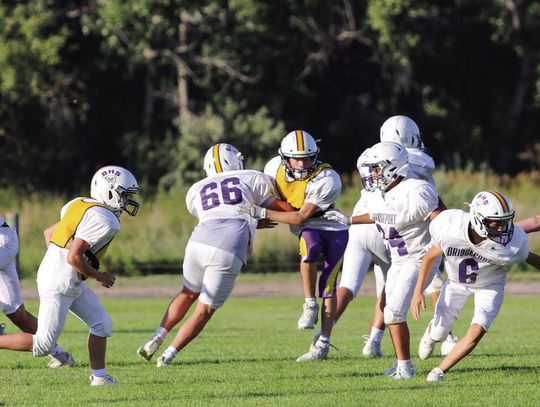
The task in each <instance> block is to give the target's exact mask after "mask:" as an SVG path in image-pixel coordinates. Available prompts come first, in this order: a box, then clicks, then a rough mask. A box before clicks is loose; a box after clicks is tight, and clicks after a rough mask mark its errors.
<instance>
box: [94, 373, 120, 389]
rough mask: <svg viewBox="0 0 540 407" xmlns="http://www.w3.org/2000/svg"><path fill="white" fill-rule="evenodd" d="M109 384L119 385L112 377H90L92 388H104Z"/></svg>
mask: <svg viewBox="0 0 540 407" xmlns="http://www.w3.org/2000/svg"><path fill="white" fill-rule="evenodd" d="M108 384H118V383H117V382H116V380H114V379H113V378H112V377H111V376H109V375H105V376H93V375H91V376H90V386H104V385H108Z"/></svg>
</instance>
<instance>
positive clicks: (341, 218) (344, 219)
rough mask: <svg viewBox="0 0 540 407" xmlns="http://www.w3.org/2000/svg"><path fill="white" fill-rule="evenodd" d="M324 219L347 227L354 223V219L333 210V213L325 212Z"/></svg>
mask: <svg viewBox="0 0 540 407" xmlns="http://www.w3.org/2000/svg"><path fill="white" fill-rule="evenodd" d="M323 217H324V218H325V219H328V220H334V221H336V222H339V223H342V224H344V225H346V226H350V225H351V223H352V218H349V217H348V216H347V215H344V214H343V213H341V212H340V211H337V210H331V211H328V212H325V214H324V215H323Z"/></svg>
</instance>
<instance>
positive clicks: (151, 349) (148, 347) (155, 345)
mask: <svg viewBox="0 0 540 407" xmlns="http://www.w3.org/2000/svg"><path fill="white" fill-rule="evenodd" d="M162 342H163V339H161V338H160V337H159V336H154V337H152V339H150V340H149V341H148V342H146V343H145V344H144V345H143V346H141V347H140V348H139V349H137V354H138V355H139V356H140V357H142V358H143V359H144V360H146V361H147V362H150V359H152V356H154V353H156V351H157V350H158V349H159V347H160V346H161V343H162Z"/></svg>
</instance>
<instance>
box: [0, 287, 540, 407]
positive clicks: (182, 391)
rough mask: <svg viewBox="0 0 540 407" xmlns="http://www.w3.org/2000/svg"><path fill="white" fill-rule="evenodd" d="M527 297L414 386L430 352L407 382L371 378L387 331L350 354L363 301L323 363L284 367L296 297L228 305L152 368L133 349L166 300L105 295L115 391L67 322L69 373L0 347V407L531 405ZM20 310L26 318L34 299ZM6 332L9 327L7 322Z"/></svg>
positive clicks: (295, 349)
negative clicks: (73, 362) (440, 376)
mask: <svg viewBox="0 0 540 407" xmlns="http://www.w3.org/2000/svg"><path fill="white" fill-rule="evenodd" d="M538 299H539V298H538V297H534V296H530V297H527V296H519V297H517V296H513V297H512V296H510V297H508V298H507V299H506V301H505V304H504V305H503V308H502V310H501V313H500V315H499V316H498V318H497V320H496V321H495V323H494V325H493V327H492V329H491V331H490V332H489V333H488V334H487V335H486V336H485V337H484V339H483V341H482V342H481V343H480V345H479V346H478V347H477V349H476V350H475V351H474V353H473V354H472V355H470V356H469V357H467V358H466V359H464V360H463V361H462V362H461V363H460V364H458V365H457V366H456V367H455V368H454V369H453V370H452V371H451V372H450V373H448V374H447V376H446V380H445V382H443V383H427V382H426V380H425V376H426V374H427V373H428V372H429V370H431V368H433V367H434V366H435V365H436V364H437V363H438V361H439V360H440V357H439V356H436V357H433V358H431V359H429V360H427V361H420V360H419V359H418V358H417V357H413V362H414V363H415V364H416V368H417V372H418V375H417V377H415V378H413V379H411V380H409V381H406V382H394V381H392V380H390V379H388V378H386V377H383V376H381V372H382V371H383V370H384V369H385V368H387V367H388V366H390V365H391V363H392V356H391V354H392V351H391V343H390V339H389V336H388V334H386V335H385V338H384V340H383V350H384V352H385V354H386V356H385V357H384V358H382V359H378V360H368V359H364V358H362V357H361V356H360V351H361V346H362V342H361V335H362V334H364V333H365V331H366V329H367V325H368V320H369V318H370V315H371V309H372V305H373V304H372V303H373V298H371V297H360V298H359V299H357V300H355V301H354V302H353V303H352V305H351V307H350V309H349V310H348V311H347V313H346V314H345V315H344V316H343V318H342V320H341V321H340V322H339V324H338V325H336V327H335V330H334V335H333V337H332V340H333V343H334V344H335V345H336V346H337V347H338V348H339V351H336V350H332V351H331V352H330V355H329V359H328V360H326V361H322V362H313V363H305V364H300V363H296V362H295V358H296V357H297V356H299V355H300V354H302V353H304V352H305V351H307V348H308V345H309V341H310V338H311V334H312V332H309V331H304V332H303V331H297V330H296V321H297V318H298V316H299V313H300V309H301V299H300V298H231V299H229V301H228V302H227V303H226V304H225V306H224V307H223V308H222V309H221V310H220V311H219V312H217V313H216V315H215V317H214V319H213V320H211V321H210V323H209V325H208V326H207V328H206V329H205V330H204V331H203V332H202V334H201V335H200V336H199V337H198V338H197V339H195V341H194V342H192V343H191V344H190V345H189V346H188V347H187V348H186V349H185V350H184V351H182V352H181V353H180V354H179V355H178V356H177V358H176V359H175V363H174V365H173V366H171V367H169V368H162V369H157V368H156V367H155V365H154V364H153V363H151V364H147V363H145V362H144V361H142V359H139V358H138V357H137V356H136V355H135V350H136V349H137V347H138V346H139V345H141V344H142V343H143V342H144V341H146V340H147V339H148V338H149V336H150V334H151V333H152V332H153V330H154V329H155V327H156V324H158V323H159V321H160V319H161V316H162V313H163V311H164V309H165V307H166V306H167V304H168V302H169V300H170V299H169V298H163V299H104V300H103V302H104V304H105V306H106V308H107V309H108V310H109V312H110V313H111V315H112V317H113V321H114V335H113V337H112V338H111V339H110V341H109V348H108V357H107V363H108V370H109V373H110V374H112V375H113V376H114V377H115V378H116V379H117V380H118V381H119V382H120V384H119V385H118V386H110V387H102V388H91V387H90V386H89V382H88V374H89V365H88V357H87V354H86V349H85V337H86V332H87V330H86V327H85V326H84V325H83V324H82V323H81V322H80V321H78V320H76V319H75V318H73V317H72V316H70V317H69V318H68V321H67V325H66V328H65V331H64V334H63V335H62V337H61V340H60V342H61V344H62V345H63V346H64V347H65V348H66V349H69V350H71V351H72V352H73V354H74V356H75V358H76V359H77V362H78V367H75V368H72V369H59V370H48V369H47V368H46V367H45V364H46V362H47V360H45V359H42V358H33V357H32V356H31V355H30V354H26V353H17V352H10V351H0V369H1V371H2V380H1V381H0V405H9V406H12V405H28V406H35V405H62V406H64V405H77V406H83V405H106V404H114V405H119V406H125V405H133V406H135V405H141V406H149V405H152V406H154V405H155V406H178V405H189V406H192V405H202V406H207V405H219V406H230V405H235V406H236V405H241V406H242V405H249V406H253V405H263V406H283V405H284V406H319V405H320V406H323V405H324V406H328V405H332V406H333V405H339V406H342V405H356V406H358V405H360V406H365V405H370V406H371V405H381V406H400V405H407V406H423V405H437V406H458V405H482V406H485V405H497V406H499V405H500V406H508V405H538V403H539V401H540V390H539V388H540V387H539V385H540V341H539V340H538V330H537V325H538V314H539V311H540V306H539V305H538V304H539V301H538ZM27 306H28V308H29V309H30V310H32V311H34V312H35V311H36V308H37V304H36V302H35V301H29V302H28V303H27ZM470 318H471V303H469V304H468V305H467V307H466V309H465V310H464V312H463V316H462V317H461V318H460V319H459V320H458V321H457V322H456V325H455V329H454V332H455V333H456V334H457V335H459V336H462V335H463V333H464V332H465V330H466V329H467V326H468V324H469V322H470ZM427 322H428V316H427V315H425V316H424V318H423V319H422V320H421V321H420V322H416V321H411V322H410V328H411V333H412V343H413V346H412V348H413V351H414V350H415V348H416V346H417V345H418V340H419V338H420V336H421V334H422V332H423V330H424V328H425V325H426V324H427ZM8 330H9V331H10V332H14V331H15V328H14V327H13V326H12V325H11V324H8ZM171 339H172V338H171V337H169V338H167V342H169V341H170V340H171ZM162 349H163V348H162ZM437 352H438V349H436V353H437Z"/></svg>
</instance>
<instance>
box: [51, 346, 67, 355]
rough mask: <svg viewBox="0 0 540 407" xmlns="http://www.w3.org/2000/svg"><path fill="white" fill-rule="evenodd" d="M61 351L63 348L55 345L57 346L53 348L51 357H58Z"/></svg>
mask: <svg viewBox="0 0 540 407" xmlns="http://www.w3.org/2000/svg"><path fill="white" fill-rule="evenodd" d="M63 351H64V348H62V347H61V346H60V345H58V344H57V345H56V346H55V347H54V349H53V350H52V352H51V355H52V356H56V355H58V354H59V353H62V352H63Z"/></svg>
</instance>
